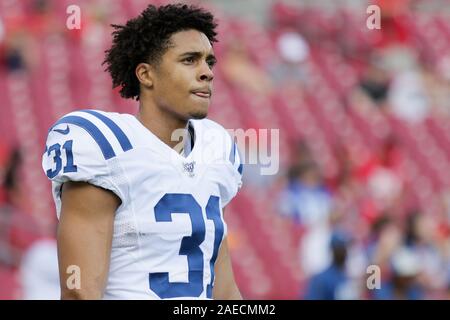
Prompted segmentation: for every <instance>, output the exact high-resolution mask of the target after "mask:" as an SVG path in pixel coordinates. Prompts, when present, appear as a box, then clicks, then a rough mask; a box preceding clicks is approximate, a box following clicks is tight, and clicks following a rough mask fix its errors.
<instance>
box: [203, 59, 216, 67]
mask: <svg viewBox="0 0 450 320" xmlns="http://www.w3.org/2000/svg"><path fill="white" fill-rule="evenodd" d="M216 62H217V61H216V60H213V59H211V60H208V61H206V63H207V64H208V66H209V67H210V68H211V69H212V68H213V67H214V66H215V65H216Z"/></svg>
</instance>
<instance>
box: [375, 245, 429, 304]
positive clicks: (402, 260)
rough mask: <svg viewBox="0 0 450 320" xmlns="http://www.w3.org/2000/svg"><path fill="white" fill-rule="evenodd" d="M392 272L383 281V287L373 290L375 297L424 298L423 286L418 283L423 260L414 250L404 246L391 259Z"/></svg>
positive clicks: (385, 298) (389, 298)
mask: <svg viewBox="0 0 450 320" xmlns="http://www.w3.org/2000/svg"><path fill="white" fill-rule="evenodd" d="M391 265H392V274H391V276H390V277H389V279H388V280H387V281H384V282H383V281H382V283H381V288H380V289H376V290H372V292H373V298H375V299H379V300H418V299H422V298H424V290H423V287H422V286H421V285H420V284H419V283H418V281H417V279H418V275H419V273H420V271H421V260H420V258H419V257H418V256H417V255H416V254H415V253H414V251H412V250H410V249H408V248H406V247H402V248H399V249H397V250H396V251H395V252H394V254H393V255H392V259H391Z"/></svg>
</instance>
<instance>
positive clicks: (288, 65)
mask: <svg viewBox="0 0 450 320" xmlns="http://www.w3.org/2000/svg"><path fill="white" fill-rule="evenodd" d="M277 49H278V54H279V55H280V57H281V59H280V61H275V62H274V64H272V65H271V66H270V67H269V72H270V74H271V77H272V82H273V83H274V84H275V85H276V86H277V87H278V88H281V89H283V91H286V92H290V90H293V91H294V92H295V91H302V90H303V88H304V86H305V85H306V84H307V83H308V65H307V60H308V57H309V45H308V43H307V42H306V40H305V39H304V38H303V37H302V36H301V35H300V34H299V33H297V32H295V31H285V32H282V33H281V34H280V35H279V36H278V38H277Z"/></svg>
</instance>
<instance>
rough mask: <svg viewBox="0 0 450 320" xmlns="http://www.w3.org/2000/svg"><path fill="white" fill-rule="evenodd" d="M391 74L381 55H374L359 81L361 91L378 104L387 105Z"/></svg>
mask: <svg viewBox="0 0 450 320" xmlns="http://www.w3.org/2000/svg"><path fill="white" fill-rule="evenodd" d="M389 80H390V79H389V74H388V72H387V70H386V68H385V66H384V65H383V63H382V61H381V58H380V57H379V56H376V55H373V56H372V58H371V60H370V61H369V65H368V66H367V69H366V70H365V72H364V74H363V76H362V79H361V80H360V82H359V90H358V91H359V92H360V94H363V95H364V96H365V97H368V98H369V99H370V100H371V101H372V102H373V103H374V104H375V105H376V106H378V107H380V108H384V107H385V103H386V99H387V96H388V91H389V85H390V84H389Z"/></svg>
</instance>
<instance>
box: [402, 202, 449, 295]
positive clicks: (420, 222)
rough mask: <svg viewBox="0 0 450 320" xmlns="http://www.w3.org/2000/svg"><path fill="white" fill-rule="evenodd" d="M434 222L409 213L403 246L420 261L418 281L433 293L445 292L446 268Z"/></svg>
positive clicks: (420, 213)
mask: <svg viewBox="0 0 450 320" xmlns="http://www.w3.org/2000/svg"><path fill="white" fill-rule="evenodd" d="M437 239H438V229H437V224H436V221H435V220H434V219H433V218H432V217H430V216H429V215H425V214H423V213H422V212H420V211H416V212H413V213H411V214H410V215H409V216H408V218H407V220H406V230H405V240H404V244H405V246H406V247H407V248H408V249H409V250H411V251H412V252H414V254H416V255H417V257H418V258H419V260H420V264H421V271H422V272H421V273H420V275H419V277H418V281H419V282H420V283H421V285H422V286H423V287H425V288H427V289H428V291H429V292H430V293H431V292H433V291H439V290H441V291H442V290H445V286H446V281H447V266H446V262H447V261H446V259H445V255H444V254H443V252H441V250H445V247H443V248H440V245H439V243H438V242H437V241H436V240H437Z"/></svg>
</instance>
